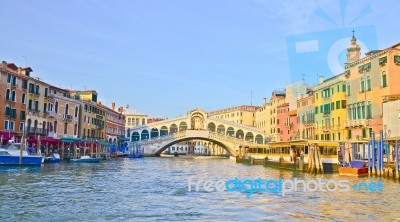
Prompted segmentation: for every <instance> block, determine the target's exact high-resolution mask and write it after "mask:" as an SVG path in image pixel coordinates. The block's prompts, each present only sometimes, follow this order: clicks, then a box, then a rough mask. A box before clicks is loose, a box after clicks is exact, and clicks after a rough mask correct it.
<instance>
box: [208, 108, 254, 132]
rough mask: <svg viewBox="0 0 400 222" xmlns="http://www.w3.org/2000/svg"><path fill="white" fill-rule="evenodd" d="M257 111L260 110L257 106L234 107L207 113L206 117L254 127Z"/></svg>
mask: <svg viewBox="0 0 400 222" xmlns="http://www.w3.org/2000/svg"><path fill="white" fill-rule="evenodd" d="M258 109H260V107H259V106H245V105H243V106H235V107H231V108H226V109H221V110H217V111H212V112H209V113H208V116H209V117H215V118H220V119H224V120H227V121H230V122H234V123H239V124H243V125H246V126H253V127H254V126H255V125H256V111H257V110H258Z"/></svg>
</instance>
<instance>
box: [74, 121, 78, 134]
mask: <svg viewBox="0 0 400 222" xmlns="http://www.w3.org/2000/svg"><path fill="white" fill-rule="evenodd" d="M77 132H78V124H76V123H75V125H74V135H75V136H76V133H77Z"/></svg>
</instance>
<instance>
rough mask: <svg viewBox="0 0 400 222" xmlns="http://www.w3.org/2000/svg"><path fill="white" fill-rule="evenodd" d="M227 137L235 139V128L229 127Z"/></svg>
mask: <svg viewBox="0 0 400 222" xmlns="http://www.w3.org/2000/svg"><path fill="white" fill-rule="evenodd" d="M226 135H228V136H232V137H234V136H235V129H234V128H233V127H228V129H226Z"/></svg>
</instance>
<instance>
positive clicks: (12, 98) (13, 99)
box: [11, 91, 15, 102]
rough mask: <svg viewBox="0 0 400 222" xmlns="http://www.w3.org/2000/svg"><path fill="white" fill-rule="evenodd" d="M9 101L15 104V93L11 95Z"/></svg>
mask: <svg viewBox="0 0 400 222" xmlns="http://www.w3.org/2000/svg"><path fill="white" fill-rule="evenodd" d="M11 101H13V102H15V91H12V93H11Z"/></svg>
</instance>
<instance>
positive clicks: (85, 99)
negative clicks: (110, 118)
mask: <svg viewBox="0 0 400 222" xmlns="http://www.w3.org/2000/svg"><path fill="white" fill-rule="evenodd" d="M71 96H72V97H74V98H79V100H80V101H81V106H80V110H81V112H80V117H79V123H80V124H79V132H78V135H79V137H80V138H82V139H87V140H97V141H104V140H105V120H106V117H105V115H106V110H105V109H104V108H103V107H102V106H101V103H100V102H98V101H97V92H96V91H95V90H86V91H71Z"/></svg>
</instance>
